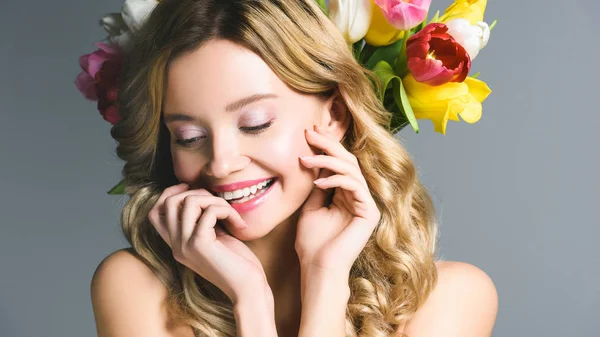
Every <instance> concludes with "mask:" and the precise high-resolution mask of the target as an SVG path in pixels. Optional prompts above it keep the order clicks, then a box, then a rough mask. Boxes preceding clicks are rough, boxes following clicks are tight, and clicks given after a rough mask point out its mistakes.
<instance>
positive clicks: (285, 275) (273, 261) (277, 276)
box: [246, 212, 301, 336]
mask: <svg viewBox="0 0 600 337" xmlns="http://www.w3.org/2000/svg"><path fill="white" fill-rule="evenodd" d="M298 215H299V214H297V212H296V213H294V214H293V215H292V216H291V217H290V218H288V219H286V220H285V221H284V222H282V223H281V224H279V225H278V226H277V227H275V228H274V229H273V230H272V231H271V232H270V233H269V234H267V235H266V236H264V237H262V238H260V239H258V240H254V241H248V242H246V245H247V246H248V247H249V248H250V249H251V250H252V251H253V252H254V254H255V255H256V256H257V257H258V259H259V260H260V262H261V264H262V266H263V269H264V271H265V275H266V277H267V282H268V283H269V286H270V287H271V291H272V292H273V298H274V301H275V322H276V325H277V330H278V332H280V333H279V336H295V335H297V333H298V329H299V327H300V314H301V308H300V262H299V261H298V255H297V254H296V250H295V248H294V243H295V240H296V225H297V220H298Z"/></svg>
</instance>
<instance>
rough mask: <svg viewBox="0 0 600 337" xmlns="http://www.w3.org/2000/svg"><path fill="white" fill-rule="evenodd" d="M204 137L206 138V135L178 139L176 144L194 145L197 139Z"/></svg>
mask: <svg viewBox="0 0 600 337" xmlns="http://www.w3.org/2000/svg"><path fill="white" fill-rule="evenodd" d="M202 138H205V136H198V137H193V138H187V139H177V140H175V144H177V145H179V146H183V147H192V146H194V144H195V143H197V141H199V140H200V139H202Z"/></svg>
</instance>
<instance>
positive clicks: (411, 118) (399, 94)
mask: <svg viewBox="0 0 600 337" xmlns="http://www.w3.org/2000/svg"><path fill="white" fill-rule="evenodd" d="M394 99H395V100H396V103H397V104H398V107H400V110H401V111H402V114H403V115H404V117H406V119H408V122H409V123H410V126H412V128H413V130H415V132H416V133H419V124H418V123H417V118H416V117H415V113H414V112H413V109H412V106H411V105H410V102H409V101H408V95H407V94H406V90H404V84H402V80H401V79H400V78H399V77H398V80H397V81H394Z"/></svg>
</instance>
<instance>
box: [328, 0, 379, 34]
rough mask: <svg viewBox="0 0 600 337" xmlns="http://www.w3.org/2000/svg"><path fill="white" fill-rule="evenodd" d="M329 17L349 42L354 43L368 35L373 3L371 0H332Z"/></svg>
mask: <svg viewBox="0 0 600 337" xmlns="http://www.w3.org/2000/svg"><path fill="white" fill-rule="evenodd" d="M328 12H329V18H330V19H331V21H333V23H334V24H335V26H336V27H337V28H338V29H339V30H340V32H341V33H342V35H343V36H344V38H345V39H346V41H347V42H349V43H354V42H356V41H358V40H360V39H362V38H363V37H365V35H367V31H368V30H369V25H370V24H371V16H372V15H373V4H372V2H371V0H330V1H329V7H328Z"/></svg>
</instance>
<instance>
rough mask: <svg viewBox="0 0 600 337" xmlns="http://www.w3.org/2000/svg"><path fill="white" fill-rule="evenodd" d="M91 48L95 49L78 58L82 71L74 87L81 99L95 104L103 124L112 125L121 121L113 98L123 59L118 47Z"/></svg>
mask: <svg viewBox="0 0 600 337" xmlns="http://www.w3.org/2000/svg"><path fill="white" fill-rule="evenodd" d="M95 46H96V47H98V48H99V49H98V50H96V51H95V52H93V53H91V54H85V55H81V57H80V58H79V65H80V66H81V69H83V71H82V72H81V73H80V74H79V75H78V76H77V78H76V79H75V86H76V87H77V89H78V90H79V91H80V92H81V93H82V94H83V96H84V97H85V98H87V99H89V100H92V101H98V110H99V111H100V114H101V115H102V117H103V118H104V119H105V120H106V121H107V122H109V123H111V124H116V123H117V122H118V121H119V120H121V116H120V115H119V107H118V105H117V94H118V91H119V76H120V72H121V69H122V65H123V55H122V53H121V50H120V49H119V48H118V47H116V46H113V45H110V44H107V43H104V42H98V43H96V44H95Z"/></svg>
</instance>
